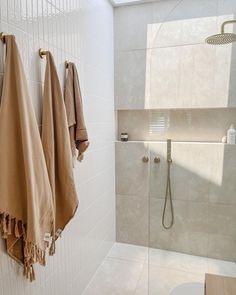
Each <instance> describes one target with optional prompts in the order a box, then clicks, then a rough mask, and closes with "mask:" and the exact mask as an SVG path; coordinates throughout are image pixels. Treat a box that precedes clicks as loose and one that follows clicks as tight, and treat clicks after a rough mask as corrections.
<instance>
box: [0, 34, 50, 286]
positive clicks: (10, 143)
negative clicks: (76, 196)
mask: <svg viewBox="0 0 236 295" xmlns="http://www.w3.org/2000/svg"><path fill="white" fill-rule="evenodd" d="M5 42H6V61H5V73H4V78H3V89H2V98H1V105H0V164H1V176H0V232H1V235H2V237H3V238H4V239H5V240H6V248H7V253H8V254H9V255H10V256H11V257H13V258H14V259H15V260H16V261H17V262H19V263H20V264H22V265H23V266H24V274H25V275H26V276H27V277H28V278H30V280H31V281H32V280H34V269H33V264H34V263H36V262H39V263H40V264H42V265H45V249H46V247H47V245H48V243H47V241H46V240H44V239H45V235H46V236H47V234H48V233H51V231H52V222H53V219H52V218H53V203H52V192H51V187H50V183H49V178H48V173H47V167H46V163H45V158H44V153H43V148H42V143H41V139H40V133H39V129H38V125H37V121H36V118H35V114H34V109H33V105H32V101H31V99H30V97H29V93H28V89H27V83H26V77H25V74H24V70H23V66H22V62H21V59H20V55H19V51H18V48H17V44H16V41H15V37H14V36H11V35H10V36H6V37H5Z"/></svg>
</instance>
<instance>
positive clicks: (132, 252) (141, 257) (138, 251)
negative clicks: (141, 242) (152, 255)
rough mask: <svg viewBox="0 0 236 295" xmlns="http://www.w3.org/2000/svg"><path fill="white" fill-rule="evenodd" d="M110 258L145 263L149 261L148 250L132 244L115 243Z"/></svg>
mask: <svg viewBox="0 0 236 295" xmlns="http://www.w3.org/2000/svg"><path fill="white" fill-rule="evenodd" d="M108 257H111V258H116V259H125V260H132V261H137V262H144V261H147V259H148V248H147V247H142V246H137V245H132V244H123V243H115V244H114V246H113V247H112V249H111V250H110V252H109V254H108Z"/></svg>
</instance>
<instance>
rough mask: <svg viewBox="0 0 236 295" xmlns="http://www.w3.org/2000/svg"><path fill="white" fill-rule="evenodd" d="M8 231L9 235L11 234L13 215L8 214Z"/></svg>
mask: <svg viewBox="0 0 236 295" xmlns="http://www.w3.org/2000/svg"><path fill="white" fill-rule="evenodd" d="M7 233H8V235H11V216H10V215H8V225H7Z"/></svg>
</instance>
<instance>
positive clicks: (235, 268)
mask: <svg viewBox="0 0 236 295" xmlns="http://www.w3.org/2000/svg"><path fill="white" fill-rule="evenodd" d="M206 272H210V273H215V274H222V275H228V276H235V277H236V264H235V263H231V262H226V261H220V260H215V259H209V258H205V257H197V256H192V255H186V254H181V253H175V252H170V251H164V250H158V249H149V250H148V248H146V247H140V246H134V245H128V244H120V243H116V244H115V245H114V246H113V248H112V249H111V251H110V253H109V254H108V256H107V258H106V259H105V260H104V262H103V263H102V265H101V266H100V268H99V269H98V271H97V273H96V274H95V276H94V277H93V279H92V280H91V282H90V284H89V286H88V287H87V289H86V290H85V292H84V294H83V295H113V294H114V295H131V294H134V295H148V294H149V295H154V294H155V295H170V294H171V292H172V291H173V290H174V289H175V288H176V287H178V286H180V285H181V284H185V283H198V286H199V288H200V290H202V294H204V292H203V284H204V275H205V273H206Z"/></svg>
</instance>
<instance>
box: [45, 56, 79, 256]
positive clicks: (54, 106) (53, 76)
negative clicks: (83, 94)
mask: <svg viewBox="0 0 236 295" xmlns="http://www.w3.org/2000/svg"><path fill="white" fill-rule="evenodd" d="M46 59H47V64H46V73H45V83H44V95H43V116H42V143H43V149H44V154H45V158H46V163H47V169H48V174H49V179H50V183H51V187H52V192H53V200H54V208H55V214H56V216H55V231H54V241H55V240H56V239H57V237H58V236H59V235H60V233H61V231H62V230H63V229H64V227H65V226H66V224H67V223H68V222H69V221H70V219H71V218H72V217H73V216H74V214H75V211H76V209H77V206H78V200H77V195H76V189H75V184H74V176H73V167H72V157H71V150H70V138H69V132H68V126H67V118H66V110H65V103H64V100H63V97H62V93H61V87H60V83H59V79H58V76H57V72H56V67H55V64H54V61H53V57H52V55H51V53H50V52H47V54H46ZM54 253H55V243H53V244H52V246H51V249H50V254H51V255H52V254H54Z"/></svg>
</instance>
